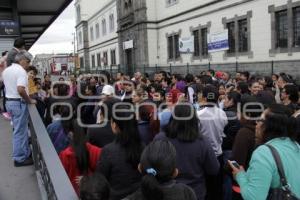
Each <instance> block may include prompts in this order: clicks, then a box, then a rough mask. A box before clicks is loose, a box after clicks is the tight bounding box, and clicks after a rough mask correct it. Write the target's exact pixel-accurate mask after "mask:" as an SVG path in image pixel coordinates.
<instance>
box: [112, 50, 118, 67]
mask: <svg viewBox="0 0 300 200" xmlns="http://www.w3.org/2000/svg"><path fill="white" fill-rule="evenodd" d="M110 61H111V65H116V64H117V62H116V50H115V49H113V50H111V51H110Z"/></svg>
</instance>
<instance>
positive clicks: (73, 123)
mask: <svg viewBox="0 0 300 200" xmlns="http://www.w3.org/2000/svg"><path fill="white" fill-rule="evenodd" d="M62 126H63V128H64V130H65V131H66V132H67V133H70V132H72V133H73V136H72V137H71V141H70V145H71V147H72V148H73V151H74V153H75V157H76V163H77V167H78V169H79V171H80V173H81V174H87V173H88V171H89V157H90V155H89V152H88V150H87V147H86V142H87V138H86V136H85V130H84V129H83V128H82V127H81V126H79V124H78V123H77V120H75V119H74V120H66V121H62Z"/></svg>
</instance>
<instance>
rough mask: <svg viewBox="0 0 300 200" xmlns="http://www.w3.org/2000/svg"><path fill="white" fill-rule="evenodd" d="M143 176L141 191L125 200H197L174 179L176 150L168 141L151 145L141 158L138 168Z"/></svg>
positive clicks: (192, 192) (176, 173) (176, 172)
mask: <svg viewBox="0 0 300 200" xmlns="http://www.w3.org/2000/svg"><path fill="white" fill-rule="evenodd" d="M138 169H139V171H140V173H141V174H142V175H143V178H142V183H141V186H140V189H139V190H137V191H136V192H135V193H133V194H132V195H130V196H128V197H127V198H125V199H124V200H160V199H163V200H183V199H184V200H196V199H197V198H196V195H195V193H194V191H193V190H192V189H191V188H190V187H188V186H186V185H184V184H181V183H177V182H176V181H175V180H174V179H175V178H176V176H177V175H178V169H177V168H176V150H175V148H174V146H173V145H172V143H171V142H169V141H166V140H161V141H155V142H152V143H150V144H149V145H148V146H147V147H146V148H145V150H144V151H143V154H142V156H141V161H140V164H139V167H138Z"/></svg>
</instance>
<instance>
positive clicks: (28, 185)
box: [0, 103, 41, 200]
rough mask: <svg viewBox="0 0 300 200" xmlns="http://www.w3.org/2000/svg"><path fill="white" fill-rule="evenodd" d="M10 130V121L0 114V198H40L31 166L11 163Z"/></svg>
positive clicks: (8, 199)
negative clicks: (15, 165)
mask: <svg viewBox="0 0 300 200" xmlns="http://www.w3.org/2000/svg"><path fill="white" fill-rule="evenodd" d="M1 104H2V103H1ZM11 131H12V130H11V126H10V123H9V122H8V121H6V120H5V119H4V118H3V117H2V115H1V116H0V152H1V154H0V200H40V199H41V197H40V191H39V188H38V184H37V179H36V175H35V171H34V168H33V166H30V167H20V168H15V167H14V165H13V161H12V159H11V154H12V145H11V136H12V132H11Z"/></svg>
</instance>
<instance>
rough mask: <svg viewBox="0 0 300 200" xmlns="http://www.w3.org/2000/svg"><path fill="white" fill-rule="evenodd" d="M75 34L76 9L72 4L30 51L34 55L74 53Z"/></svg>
mask: <svg viewBox="0 0 300 200" xmlns="http://www.w3.org/2000/svg"><path fill="white" fill-rule="evenodd" d="M74 32H75V9H74V3H73V2H72V3H71V4H70V5H69V6H68V7H67V8H66V9H65V10H64V12H63V13H62V14H61V15H60V16H59V17H58V18H57V19H56V20H55V21H54V23H52V25H51V26H50V27H49V28H48V29H47V30H46V31H45V32H44V34H43V35H42V36H41V37H40V39H39V40H38V41H37V42H36V43H35V44H34V45H33V46H32V47H31V49H30V50H29V51H30V52H31V53H32V54H34V55H36V54H41V53H72V52H73V51H74V46H73V45H72V41H73V40H74V36H73V35H72V33H74Z"/></svg>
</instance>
